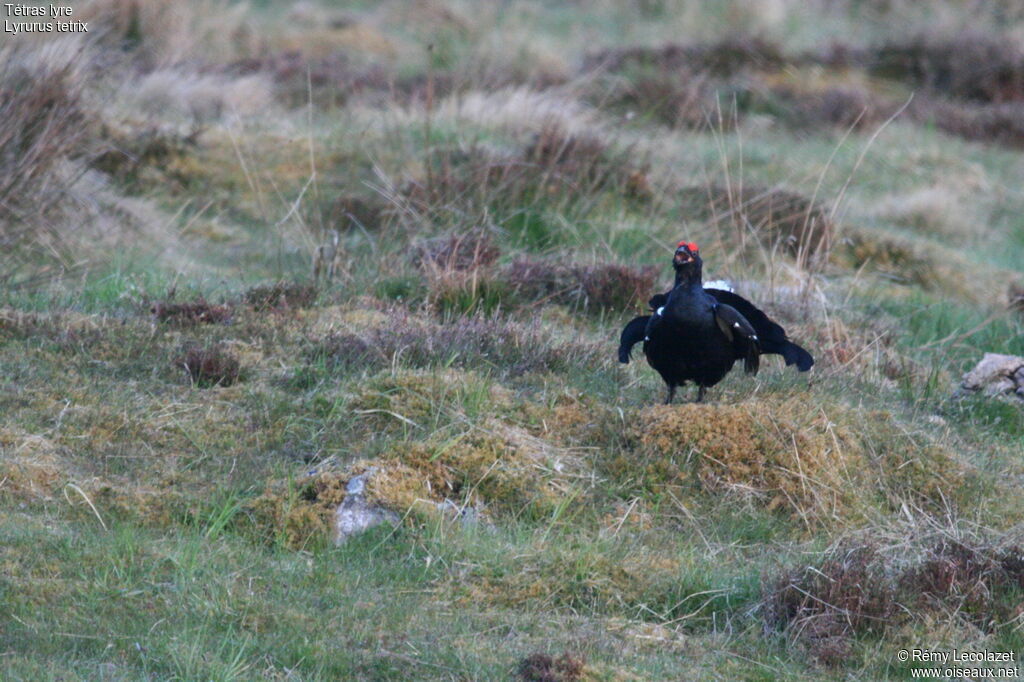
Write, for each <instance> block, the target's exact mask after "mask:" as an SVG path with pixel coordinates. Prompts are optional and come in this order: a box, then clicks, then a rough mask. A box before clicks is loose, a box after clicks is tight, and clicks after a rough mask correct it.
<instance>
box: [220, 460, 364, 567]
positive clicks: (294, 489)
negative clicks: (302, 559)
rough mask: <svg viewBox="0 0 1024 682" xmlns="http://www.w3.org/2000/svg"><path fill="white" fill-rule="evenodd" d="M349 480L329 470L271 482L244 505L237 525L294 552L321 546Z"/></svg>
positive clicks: (329, 535) (265, 540) (329, 529)
mask: <svg viewBox="0 0 1024 682" xmlns="http://www.w3.org/2000/svg"><path fill="white" fill-rule="evenodd" d="M348 478H349V477H348V476H347V475H345V474H343V473H341V472H338V471H330V470H328V471H324V472H320V473H317V474H314V475H312V476H306V477H303V478H302V479H300V480H298V481H294V482H283V481H274V482H272V483H271V484H270V485H268V486H267V488H266V489H265V490H264V491H263V493H262V494H260V495H259V496H257V497H255V498H252V499H251V500H248V501H246V502H245V504H244V505H243V508H242V509H241V515H240V516H239V518H238V519H237V520H236V525H238V526H239V527H240V528H242V529H244V530H245V532H247V533H252V534H253V535H255V536H256V537H258V538H260V539H261V540H263V541H264V542H279V543H281V544H283V545H284V546H286V547H291V548H294V549H302V548H305V547H309V546H313V545H316V544H317V543H321V544H322V543H324V542H325V541H326V540H327V539H328V538H330V537H331V535H332V529H333V527H334V518H335V514H336V512H337V509H338V506H339V505H340V504H341V503H342V501H344V499H345V485H346V484H347V483H348Z"/></svg>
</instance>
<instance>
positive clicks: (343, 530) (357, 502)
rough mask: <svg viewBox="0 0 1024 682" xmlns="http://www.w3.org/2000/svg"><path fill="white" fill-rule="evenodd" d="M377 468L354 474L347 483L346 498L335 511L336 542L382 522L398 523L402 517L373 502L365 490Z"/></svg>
mask: <svg viewBox="0 0 1024 682" xmlns="http://www.w3.org/2000/svg"><path fill="white" fill-rule="evenodd" d="M375 471H376V469H369V470H367V471H366V472H365V473H362V474H359V475H358V476H353V477H352V479H351V480H349V482H348V483H347V484H346V485H345V499H344V500H342V502H341V504H340V505H338V509H337V511H336V512H335V513H334V530H335V534H334V544H336V545H341V544H344V542H345V541H346V540H348V539H349V538H350V537H351V536H353V535H356V534H358V533H362V532H363V531H365V530H367V529H369V528H373V527H374V526H379V525H381V524H382V523H390V524H392V525H397V524H398V522H399V521H401V517H400V516H399V515H398V514H396V513H395V512H393V511H391V510H390V509H385V508H384V507H381V506H379V505H376V504H371V503H370V502H369V501H367V499H366V495H365V493H364V491H365V490H366V482H367V481H368V480H369V478H370V477H371V476H373V474H374V472H375Z"/></svg>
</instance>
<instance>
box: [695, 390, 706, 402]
mask: <svg viewBox="0 0 1024 682" xmlns="http://www.w3.org/2000/svg"><path fill="white" fill-rule="evenodd" d="M706 390H707V389H706V388H704V386H697V400H696V402H698V403H702V402H704V391H706Z"/></svg>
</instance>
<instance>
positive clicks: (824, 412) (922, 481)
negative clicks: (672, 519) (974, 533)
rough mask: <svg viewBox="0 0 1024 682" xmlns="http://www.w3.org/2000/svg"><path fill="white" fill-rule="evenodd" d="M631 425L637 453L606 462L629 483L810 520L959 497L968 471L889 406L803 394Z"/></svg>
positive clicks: (666, 413)
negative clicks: (742, 500)
mask: <svg viewBox="0 0 1024 682" xmlns="http://www.w3.org/2000/svg"><path fill="white" fill-rule="evenodd" d="M632 422H633V423H634V424H635V426H634V427H633V429H632V433H631V437H632V438H633V439H634V442H635V447H634V448H633V451H632V452H627V453H623V454H619V455H617V456H615V457H613V458H611V459H610V461H608V462H607V463H606V467H607V470H608V473H610V474H611V475H612V476H613V477H615V478H616V479H618V480H619V481H620V482H623V483H625V484H626V485H627V487H631V488H634V489H640V490H641V491H645V492H646V493H648V494H655V495H658V494H663V493H671V494H681V493H685V492H693V491H697V490H701V491H704V492H708V493H712V494H719V493H729V494H740V495H743V496H746V497H752V498H753V499H754V500H756V501H757V502H758V503H759V504H761V505H763V506H764V507H765V508H767V509H769V510H785V511H788V512H789V513H790V514H792V515H794V516H798V517H800V518H801V519H802V520H803V521H804V522H806V523H808V525H815V526H818V525H822V524H828V523H829V522H831V521H836V520H839V519H847V520H851V519H857V518H858V517H862V516H863V515H864V514H865V513H868V512H869V510H870V509H872V508H877V507H878V505H879V503H881V504H882V505H883V506H888V507H890V508H897V509H898V508H899V505H900V504H901V503H902V502H903V501H905V500H908V499H911V500H913V502H914V503H915V504H924V505H941V504H945V503H947V502H948V501H950V500H952V501H959V500H960V496H963V495H964V494H965V493H964V491H965V490H966V489H968V488H969V486H968V485H967V483H968V482H969V479H971V478H972V476H973V474H972V472H971V470H970V468H969V467H968V466H967V465H966V464H965V463H964V462H962V461H961V460H960V458H958V457H957V456H956V455H955V454H954V453H953V452H951V451H949V450H948V449H946V448H944V447H941V446H939V445H937V444H935V443H933V442H931V440H930V439H929V438H927V437H926V436H924V435H921V434H913V433H910V432H908V431H907V430H906V429H904V428H903V427H902V426H901V425H900V424H899V423H898V421H897V420H896V419H895V418H894V417H893V416H892V415H890V414H888V413H879V412H868V411H865V410H862V409H860V408H855V407H850V406H848V405H844V404H841V403H835V402H827V401H825V402H823V401H821V400H820V399H818V398H816V397H814V396H811V395H808V394H804V395H798V396H789V397H776V396H772V395H760V396H757V397H756V398H751V399H749V400H746V401H744V402H740V403H737V404H733V405H700V404H690V405H682V406H657V407H651V408H647V409H644V410H641V411H640V412H639V413H638V414H637V415H636V416H635V418H634V419H633V420H632Z"/></svg>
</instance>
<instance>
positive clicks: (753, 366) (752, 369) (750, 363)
mask: <svg viewBox="0 0 1024 682" xmlns="http://www.w3.org/2000/svg"><path fill="white" fill-rule="evenodd" d="M759 369H761V351H760V349H759V348H758V347H757V344H756V343H748V344H747V354H746V355H745V356H744V358H743V371H744V372H746V373H747V374H750V375H754V374H757V371H758V370H759Z"/></svg>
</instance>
